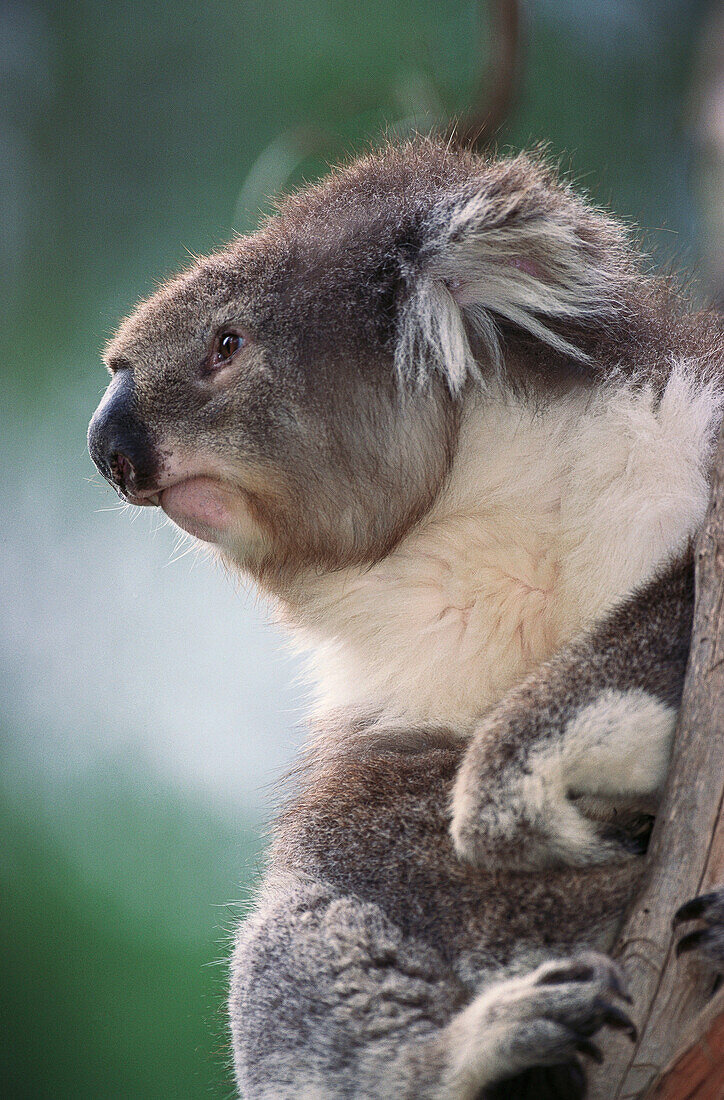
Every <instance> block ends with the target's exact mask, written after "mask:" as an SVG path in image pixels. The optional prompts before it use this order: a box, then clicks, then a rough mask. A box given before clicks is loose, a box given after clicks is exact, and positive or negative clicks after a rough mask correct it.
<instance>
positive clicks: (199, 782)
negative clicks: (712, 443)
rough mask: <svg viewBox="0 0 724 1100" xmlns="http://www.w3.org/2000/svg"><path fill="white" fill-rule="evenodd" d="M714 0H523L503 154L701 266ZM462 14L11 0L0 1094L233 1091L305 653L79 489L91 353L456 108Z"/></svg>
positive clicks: (97, 494) (5, 48)
mask: <svg viewBox="0 0 724 1100" xmlns="http://www.w3.org/2000/svg"><path fill="white" fill-rule="evenodd" d="M481 7H482V9H483V10H482V14H481V11H480V8H481ZM711 10H712V5H709V4H704V3H698V4H697V3H685V2H683V0H650V2H649V3H646V4H641V3H640V2H638V0H596V2H593V0H591V2H586V0H539V2H535V0H531V2H530V3H528V4H527V5H524V12H523V53H522V66H521V80H520V84H519V89H518V94H517V99H516V102H515V106H514V110H513V112H512V114H511V115H510V118H509V120H508V122H507V124H506V125H505V126H504V128H503V129H502V130H501V133H500V142H499V143H500V145H501V146H502V147H513V148H518V147H521V146H524V145H529V144H531V143H535V142H539V141H541V140H546V141H549V142H550V145H551V148H552V151H553V152H554V153H555V154H556V155H558V156H560V157H561V159H562V162H563V164H564V165H565V166H566V167H567V168H569V169H570V170H571V171H572V172H573V174H574V175H575V176H576V177H577V178H578V179H579V180H580V181H581V182H582V184H583V185H584V186H585V187H586V188H587V189H588V190H589V191H590V192H591V193H592V195H593V196H594V197H595V198H596V199H597V200H599V201H601V202H604V203H606V204H609V205H611V206H612V207H613V208H614V209H615V210H616V211H617V212H618V213H620V214H621V215H623V216H624V217H625V218H626V219H628V220H633V221H636V222H638V223H640V224H641V225H642V226H643V227H644V228H645V229H646V230H647V231H648V232H647V236H648V240H649V243H650V245H651V247H652V248H653V250H654V254H655V256H656V258H657V261H658V262H662V263H670V262H672V261H673V262H674V263H675V264H676V265H677V266H679V267H683V268H685V269H692V270H693V269H694V268H695V267H696V264H697V258H698V255H699V252H700V248H701V239H702V233H701V229H700V225H701V221H700V217H699V213H698V208H697V193H698V180H699V170H698V166H699V164H700V159H701V148H700V145H699V142H698V138H697V124H696V118H695V116H696V111H697V95H696V92H695V83H696V82H695V74H696V71H697V64H696V58H697V56H698V53H699V49H700V43H701V41H702V36H703V35H704V34H705V32H704V26H705V23H704V20H705V19H707V18H709V17H710V15H711ZM485 19H486V17H485V5H481V6H479V5H477V4H475V3H472V2H467V0H466V2H453V0H451V2H447V3H440V2H439V0H435V2H432V0H416V2H412V0H395V2H394V3H391V2H390V0H384V2H382V0H379V2H377V0H373V2H362V3H360V2H359V0H358V2H334V3H333V2H327V3H325V2H322V0H304V2H299V3H280V2H278V0H264V2H261V0H258V2H245V0H234V2H232V0H209V2H206V3H203V4H195V3H190V2H188V0H176V2H175V3H173V4H168V3H161V2H158V3H142V2H135V3H132V2H129V0H126V2H121V0H85V2H84V0H77V2H68V3H59V2H51V0H47V2H35V3H34V2H32V0H22V2H7V0H6V2H5V3H3V4H0V93H1V94H0V169H1V171H0V178H1V179H2V216H1V218H0V251H1V253H2V264H1V266H0V280H1V282H2V286H1V288H0V289H1V291H2V293H1V295H0V298H1V300H2V301H1V305H0V309H1V310H2V318H1V324H2V334H1V337H2V338H1V340H0V346H1V347H2V354H1V358H0V364H1V365H0V369H1V370H2V401H1V402H0V407H1V410H2V411H1V415H2V435H1V438H0V463H1V465H0V470H1V474H0V484H1V485H2V496H1V498H0V508H1V509H2V518H3V537H2V547H1V548H0V600H1V601H2V608H3V630H2V631H0V662H1V665H0V667H1V668H2V689H3V690H2V710H1V712H0V731H1V734H0V736H1V738H2V740H1V742H0V745H1V747H0V824H1V825H2V846H1V848H0V934H1V942H2V954H1V956H0V959H1V961H0V996H2V999H3V1009H2V1026H1V1027H0V1095H2V1096H3V1097H18V1098H19V1097H29V1098H30V1097H32V1098H41V1097H48V1098H51V1097H52V1098H53V1100H59V1098H63V1097H74V1098H76V1097H78V1098H81V1097H82V1098H86V1097H88V1098H105V1097H138V1098H145V1097H149V1098H158V1097H204V1096H212V1097H229V1096H232V1095H233V1093H234V1089H233V1081H232V1076H231V1073H230V1065H229V1061H230V1059H229V1049H228V1041H227V1036H226V1029H225V1019H224V1007H223V1001H224V993H225V980H226V974H225V959H226V956H227V954H228V942H229V934H230V930H231V928H232V926H233V923H234V921H235V920H236V919H237V918H238V915H239V913H240V912H242V911H243V905H244V902H245V900H246V899H247V898H248V897H249V894H250V889H251V887H252V884H253V881H254V878H255V876H256V875H257V873H258V870H259V866H260V864H261V860H262V850H263V841H262V840H261V839H260V838H261V836H262V831H263V825H264V821H265V819H266V818H267V817H268V816H269V814H270V812H271V810H272V808H273V805H274V800H275V786H276V784H277V782H278V780H279V777H280V776H281V775H282V773H283V771H284V768H285V766H286V765H287V764H288V763H289V761H290V760H291V759H292V758H293V755H294V753H295V750H296V747H297V746H298V744H299V741H300V737H301V733H300V730H299V728H298V724H299V715H300V712H301V710H302V709H303V705H304V688H303V686H302V685H301V684H300V681H299V672H300V669H299V665H298V663H297V662H296V661H295V660H293V659H292V658H291V657H289V656H287V655H286V654H285V652H284V650H283V643H282V641H281V639H280V638H279V637H278V636H277V635H276V633H275V632H274V631H273V629H272V628H270V627H268V626H265V625H264V610H263V608H260V607H258V606H257V604H256V603H255V601H254V598H253V595H252V596H249V595H247V594H245V593H244V592H243V591H242V590H240V589H238V588H236V587H235V586H234V585H233V584H232V582H231V581H230V580H229V579H228V578H225V577H223V576H221V575H220V574H219V573H218V572H217V571H216V570H215V569H214V568H213V567H212V566H211V565H210V564H209V563H208V562H206V561H204V560H203V558H204V555H203V553H201V554H197V553H196V552H195V551H194V549H193V548H191V553H187V552H186V551H187V549H188V545H187V544H186V543H182V544H181V543H179V542H178V540H177V535H176V534H175V533H174V532H173V530H171V529H170V528H168V527H167V526H163V525H161V524H159V521H158V519H157V518H156V517H150V518H149V517H148V516H147V515H146V514H143V515H139V516H137V517H135V518H134V517H132V516H131V515H130V513H129V512H127V511H126V512H124V511H123V510H119V509H118V508H117V506H116V503H115V498H114V497H113V494H112V493H111V492H110V491H109V490H106V489H104V488H103V487H102V486H101V485H100V483H99V480H98V479H97V478H96V477H94V473H93V469H92V466H91V463H90V460H89V459H88V457H87V454H86V451H85V441H84V440H85V429H86V424H87V421H88V419H89V417H90V415H91V413H92V411H93V409H94V407H95V404H96V403H97V400H98V398H99V396H100V394H101V392H102V390H103V388H104V385H105V376H104V373H103V370H102V366H101V363H100V360H99V349H100V348H101V346H102V345H103V342H104V341H105V339H106V337H107V336H108V335H109V334H110V332H111V331H112V329H113V327H114V325H115V324H116V323H117V321H118V320H119V318H120V317H121V316H122V315H123V313H124V312H126V311H128V310H129V309H130V308H131V307H132V305H133V303H134V302H135V301H136V300H137V299H138V297H140V296H141V295H145V294H147V293H149V292H150V291H151V290H152V289H153V287H154V285H155V283H156V281H157V280H158V279H159V278H162V277H163V276H165V275H166V274H168V273H170V272H171V271H173V270H174V269H175V268H177V267H178V266H179V265H182V264H185V263H186V262H187V261H188V258H189V253H199V252H205V251H208V250H209V249H211V248H213V247H215V246H216V245H219V244H221V243H222V242H223V241H224V240H225V239H226V238H227V237H228V236H229V234H230V233H231V232H232V230H234V229H236V230H241V231H247V230H249V229H250V228H253V226H254V224H255V221H256V219H257V217H258V212H259V208H260V207H262V206H263V205H264V202H265V196H266V195H267V194H268V193H270V192H272V191H274V190H276V189H278V188H284V187H290V186H294V185H296V184H298V183H299V182H300V181H301V180H302V179H304V178H312V177H314V176H315V175H317V174H318V173H319V172H321V171H322V170H323V168H324V163H325V161H327V160H331V161H335V160H338V159H340V158H342V157H345V156H347V155H349V154H350V153H351V152H353V151H354V150H358V149H360V148H362V147H363V146H364V144H365V143H368V142H370V141H374V140H377V139H378V138H379V136H380V134H381V133H382V132H383V131H384V129H385V127H393V128H397V129H398V130H400V131H405V130H407V129H409V128H410V127H411V126H414V125H417V126H419V127H421V128H423V129H424V128H425V127H427V126H428V125H430V124H431V123H432V122H433V121H434V120H435V119H436V118H437V119H440V118H444V117H448V116H450V115H452V114H455V113H458V112H462V111H464V110H465V109H466V108H467V107H469V106H470V104H471V101H472V99H473V97H474V95H475V89H476V87H477V82H478V79H479V77H480V74H481V72H484V71H485V66H486V63H487V57H486V56H482V57H481V56H480V52H481V46H480V43H481V40H482V42H483V43H485V42H487V49H488V50H494V49H495V42H494V41H493V40H492V39H491V37H490V35H487V36H486V26H487V24H486V21H485ZM481 36H482V38H481ZM132 519H133V522H131V520H132Z"/></svg>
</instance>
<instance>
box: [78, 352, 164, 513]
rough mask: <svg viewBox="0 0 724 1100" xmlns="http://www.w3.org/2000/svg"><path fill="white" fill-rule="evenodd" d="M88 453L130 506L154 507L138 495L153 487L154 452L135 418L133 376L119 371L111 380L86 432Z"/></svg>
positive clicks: (155, 465)
mask: <svg viewBox="0 0 724 1100" xmlns="http://www.w3.org/2000/svg"><path fill="white" fill-rule="evenodd" d="M88 450H89V451H90V456H91V458H92V459H93V461H94V462H95V464H96V466H97V467H98V469H99V470H100V472H101V473H102V474H103V476H104V478H106V480H107V481H109V482H110V483H111V485H112V486H113V488H114V489H115V490H116V491H117V492H118V493H120V494H121V496H123V497H125V498H126V499H127V500H130V501H131V502H132V503H133V504H151V503H154V502H153V501H151V500H148V499H140V498H139V497H138V493H139V492H141V491H143V490H144V489H147V488H148V487H149V486H150V485H152V482H153V478H154V476H155V473H156V468H157V458H156V453H155V449H154V447H153V446H152V443H151V439H150V436H149V433H148V431H147V429H146V428H145V426H144V424H143V421H142V420H141V419H140V417H139V416H138V411H137V408H136V394H135V388H134V384H133V375H132V374H131V371H130V370H129V369H124V370H119V371H118V372H117V373H116V374H115V375H114V376H113V378H112V380H111V382H110V384H109V386H108V389H107V390H106V392H105V394H104V395H103V400H102V401H101V403H100V405H99V406H98V408H97V409H96V411H95V413H94V415H93V419H92V420H91V422H90V426H89V428H88Z"/></svg>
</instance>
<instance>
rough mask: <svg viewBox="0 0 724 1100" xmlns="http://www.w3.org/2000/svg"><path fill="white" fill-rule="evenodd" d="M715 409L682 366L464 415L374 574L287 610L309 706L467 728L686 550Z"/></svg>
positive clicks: (296, 597) (344, 578) (347, 573)
mask: <svg viewBox="0 0 724 1100" xmlns="http://www.w3.org/2000/svg"><path fill="white" fill-rule="evenodd" d="M719 407H720V401H719V398H718V396H717V395H716V393H715V392H714V391H713V389H712V387H707V386H705V385H703V384H702V383H701V382H700V381H698V382H697V380H696V379H695V378H694V377H693V376H692V375H691V374H689V373H687V371H686V370H685V369H684V368H683V367H679V368H675V369H674V370H673V371H672V373H671V376H670V378H669V381H668V383H667V385H666V389H665V391H664V393H663V396H661V395H660V394H659V395H658V396H657V395H656V394H655V393H654V391H653V388H649V387H643V388H641V387H639V388H634V387H625V386H623V385H619V386H617V387H616V388H614V387H611V388H610V389H606V390H603V389H601V390H599V391H595V392H593V393H592V392H588V393H586V394H580V393H579V394H577V395H575V396H570V395H569V396H567V397H561V398H557V399H556V400H555V401H552V402H551V403H550V404H549V405H547V406H546V407H544V408H543V409H536V408H533V407H532V405H531V404H530V403H528V402H526V401H525V400H524V399H521V398H516V397H513V396H511V395H509V394H508V395H502V394H499V395H497V396H493V397H491V396H490V395H488V396H486V395H484V394H483V395H481V396H480V397H477V398H476V399H475V400H474V402H473V403H471V405H470V407H469V408H468V409H467V411H466V415H465V417H464V421H463V425H462V430H461V438H460V444H459V448H458V452H457V456H456V459H455V462H454V464H453V469H452V472H451V475H450V478H449V481H448V483H447V485H446V487H445V488H444V490H443V491H442V493H441V495H440V496H439V498H438V500H437V501H436V503H435V505H434V506H433V508H432V509H431V510H430V512H429V513H428V514H427V516H426V517H425V519H424V520H423V521H422V522H420V523H419V524H418V525H417V526H416V527H415V528H414V530H412V531H411V532H410V533H409V534H408V535H407V536H406V537H405V538H404V540H403V541H402V542H401V543H400V544H399V545H398V546H397V547H396V548H395V550H394V551H393V552H392V553H391V554H389V555H388V556H387V557H386V558H385V559H384V560H383V561H380V562H378V563H377V564H375V565H373V566H372V567H367V568H359V567H355V568H349V569H345V570H341V571H339V572H335V573H330V574H325V575H321V576H320V575H316V574H314V575H313V574H311V573H310V574H307V575H305V576H304V577H303V578H301V579H300V581H299V582H298V584H297V587H296V588H295V591H294V592H293V593H290V595H289V598H288V599H287V600H285V602H284V603H283V604H282V605H281V607H280V611H281V618H282V620H283V621H284V623H285V625H286V626H287V627H289V628H290V630H291V633H292V635H293V637H294V641H295V644H296V645H298V646H299V647H300V648H303V649H305V650H308V651H309V652H310V654H311V658H310V671H311V673H312V676H313V678H314V679H315V680H316V682H317V685H318V707H319V708H320V709H321V710H322V711H327V710H329V709H331V708H337V707H354V708H355V709H357V710H358V711H362V712H363V713H366V714H369V715H374V716H377V717H378V718H379V720H380V721H381V722H383V723H385V724H392V725H397V724H399V723H404V724H407V725H423V726H429V725H435V726H442V727H444V728H446V729H450V730H452V731H454V732H457V733H463V734H464V733H465V732H467V731H468V730H469V729H470V727H471V725H472V724H473V723H474V722H475V720H476V718H477V717H478V716H479V715H480V713H481V712H482V711H484V710H485V709H486V708H487V707H489V706H490V705H491V704H493V703H494V702H496V701H497V700H498V699H499V698H500V697H501V696H502V694H503V693H504V692H505V691H506V690H507V689H508V688H510V687H511V686H512V685H513V684H515V683H516V682H518V681H519V680H521V679H522V678H523V677H524V676H525V675H526V674H527V673H529V672H530V671H531V670H532V669H533V668H535V666H536V665H537V664H539V663H540V662H541V661H543V660H545V659H546V658H548V657H549V656H551V655H552V654H553V653H554V652H555V651H556V650H557V649H558V648H559V647H560V646H561V645H562V644H563V643H565V642H566V641H567V640H568V639H570V638H571V637H572V636H573V635H574V634H575V633H577V632H578V631H579V630H580V629H581V628H583V627H584V626H586V625H587V624H589V623H590V622H591V621H592V620H594V619H595V618H596V617H598V616H600V615H601V614H602V613H603V612H604V611H605V610H607V609H608V608H610V607H611V605H612V604H614V603H615V602H616V601H617V600H619V599H620V598H621V597H623V596H624V595H625V594H627V593H628V592H630V591H631V590H632V589H633V588H634V587H635V586H637V585H638V584H640V583H642V582H643V581H644V580H646V579H647V578H648V577H649V576H650V575H651V574H652V573H653V572H654V571H655V569H656V568H657V567H658V566H660V565H661V564H662V563H663V562H664V561H666V560H667V559H669V558H671V557H672V556H674V555H675V554H676V553H677V552H680V551H681V550H682V549H683V547H684V546H685V544H686V542H687V540H688V539H689V538H690V536H691V535H692V534H693V533H694V532H695V531H696V529H697V527H698V526H699V524H700V523H701V520H702V518H703V515H704V512H705V509H706V504H707V499H708V485H707V469H708V462H709V459H710V452H711V445H712V433H713V431H714V430H715V428H716V425H717V423H718V419H719Z"/></svg>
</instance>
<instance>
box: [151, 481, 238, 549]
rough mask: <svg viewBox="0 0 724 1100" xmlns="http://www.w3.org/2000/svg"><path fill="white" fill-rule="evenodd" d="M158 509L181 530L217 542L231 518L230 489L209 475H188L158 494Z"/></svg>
mask: <svg viewBox="0 0 724 1100" xmlns="http://www.w3.org/2000/svg"><path fill="white" fill-rule="evenodd" d="M158 499H159V504H160V505H161V508H162V509H163V511H164V512H165V513H166V515H167V516H168V517H169V519H171V520H173V522H174V523H175V524H176V525H177V526H178V527H180V528H182V530H184V531H187V532H188V533H189V534H190V535H194V537H195V538H197V539H202V540H203V541H204V542H218V541H219V538H220V537H221V536H222V535H223V534H224V532H225V531H227V530H228V528H229V527H230V526H231V524H232V521H233V516H234V512H233V504H234V493H233V490H232V489H231V488H230V487H229V486H227V485H224V484H223V483H222V482H221V481H217V480H216V479H215V478H212V477H190V478H187V479H186V480H185V481H179V482H177V483H176V484H175V485H169V486H168V488H167V489H163V490H162V491H161V492H160V493H159V494H158Z"/></svg>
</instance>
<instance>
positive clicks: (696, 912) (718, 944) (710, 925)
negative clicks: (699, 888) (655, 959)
mask: <svg viewBox="0 0 724 1100" xmlns="http://www.w3.org/2000/svg"><path fill="white" fill-rule="evenodd" d="M692 920H698V921H702V922H703V924H704V927H703V928H698V929H696V930H695V931H694V932H687V933H686V935H684V936H682V937H681V939H680V940H679V941H678V943H677V944H676V955H677V957H679V956H681V955H684V954H687V953H689V952H695V953H696V954H697V955H700V956H701V957H702V958H704V959H706V960H707V961H708V962H709V963H714V964H715V965H716V966H717V967H718V968H724V887H721V888H719V889H718V890H712V891H711V892H710V893H708V894H700V895H699V897H696V898H692V899H691V900H690V901H687V902H685V903H684V904H683V905H682V906H680V907H679V909H677V911H676V913H675V914H674V919H673V921H672V924H673V927H674V928H677V927H678V926H679V925H680V924H683V923H686V922H688V921H692Z"/></svg>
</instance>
